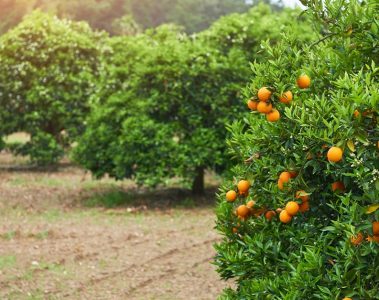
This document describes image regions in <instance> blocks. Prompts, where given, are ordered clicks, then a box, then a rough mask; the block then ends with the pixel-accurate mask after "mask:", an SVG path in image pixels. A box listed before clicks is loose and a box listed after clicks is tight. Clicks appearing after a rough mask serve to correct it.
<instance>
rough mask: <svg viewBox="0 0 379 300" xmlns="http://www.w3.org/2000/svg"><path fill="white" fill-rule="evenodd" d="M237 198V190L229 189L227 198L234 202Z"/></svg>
mask: <svg viewBox="0 0 379 300" xmlns="http://www.w3.org/2000/svg"><path fill="white" fill-rule="evenodd" d="M236 199H237V193H236V192H235V191H229V192H227V193H226V200H227V201H228V202H233V201H235V200H236Z"/></svg>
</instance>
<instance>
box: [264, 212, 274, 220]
mask: <svg viewBox="0 0 379 300" xmlns="http://www.w3.org/2000/svg"><path fill="white" fill-rule="evenodd" d="M275 216H276V212H274V211H273V210H269V211H268V212H266V213H265V217H266V219H267V220H268V221H271V219H272V218H273V217H275Z"/></svg>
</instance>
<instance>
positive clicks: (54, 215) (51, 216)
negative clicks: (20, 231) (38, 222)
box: [42, 209, 63, 223]
mask: <svg viewBox="0 0 379 300" xmlns="http://www.w3.org/2000/svg"><path fill="white" fill-rule="evenodd" d="M62 215H63V213H62V211H60V210H58V209H51V210H47V211H45V212H43V214H42V217H43V219H45V220H46V221H49V222H50V223H51V222H54V221H57V220H59V219H61V218H62Z"/></svg>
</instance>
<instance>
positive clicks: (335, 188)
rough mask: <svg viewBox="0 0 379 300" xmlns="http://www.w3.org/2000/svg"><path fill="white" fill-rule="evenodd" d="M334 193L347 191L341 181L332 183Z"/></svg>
mask: <svg viewBox="0 0 379 300" xmlns="http://www.w3.org/2000/svg"><path fill="white" fill-rule="evenodd" d="M332 191H333V192H335V191H341V192H344V191H345V185H344V184H343V182H341V181H336V182H333V183H332Z"/></svg>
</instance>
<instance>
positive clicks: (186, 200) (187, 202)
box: [177, 197, 196, 208]
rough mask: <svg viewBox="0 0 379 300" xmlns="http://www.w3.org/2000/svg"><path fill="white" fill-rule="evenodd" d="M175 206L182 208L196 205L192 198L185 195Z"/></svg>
mask: <svg viewBox="0 0 379 300" xmlns="http://www.w3.org/2000/svg"><path fill="white" fill-rule="evenodd" d="M177 206H178V207H183V208H194V207H195V206H196V203H195V201H194V200H193V199H192V198H189V197H186V198H184V199H183V200H181V201H180V202H179V203H178V205H177Z"/></svg>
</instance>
